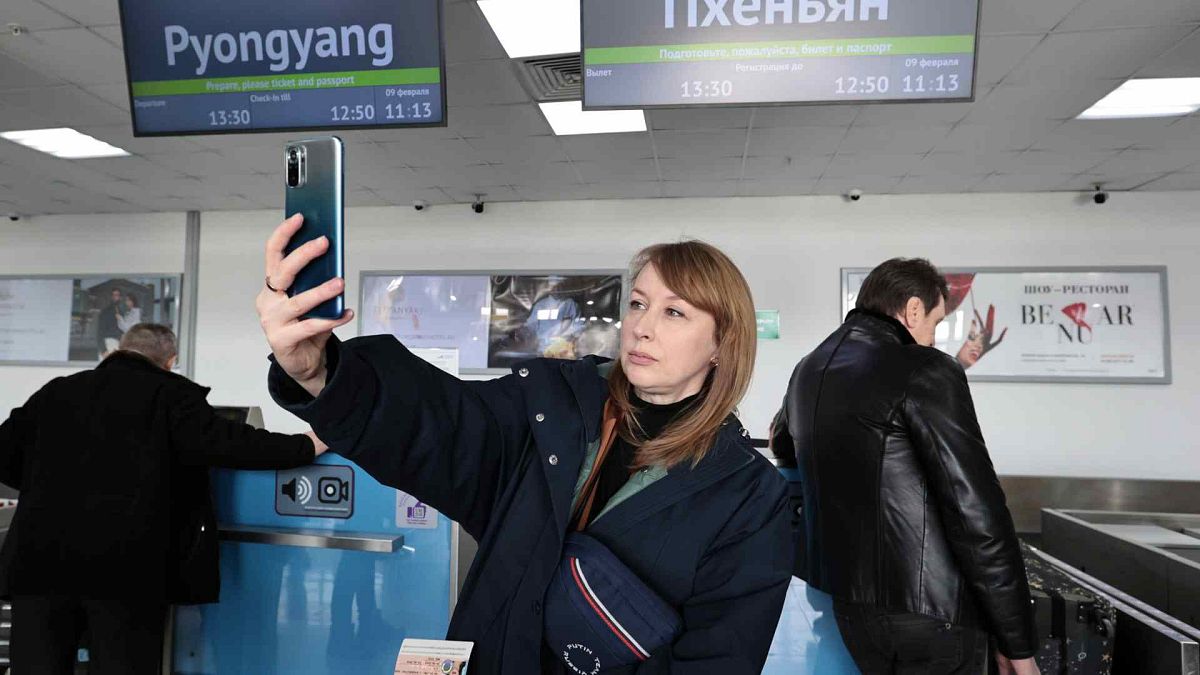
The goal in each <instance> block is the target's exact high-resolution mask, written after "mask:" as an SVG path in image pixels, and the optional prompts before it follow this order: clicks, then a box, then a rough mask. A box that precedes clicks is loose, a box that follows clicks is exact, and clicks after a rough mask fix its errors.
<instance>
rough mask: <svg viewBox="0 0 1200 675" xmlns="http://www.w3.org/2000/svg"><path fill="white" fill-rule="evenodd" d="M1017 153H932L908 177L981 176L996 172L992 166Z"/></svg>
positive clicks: (916, 165)
mask: <svg viewBox="0 0 1200 675" xmlns="http://www.w3.org/2000/svg"><path fill="white" fill-rule="evenodd" d="M1015 154H1017V153H1015V152H993V153H986V154H985V153H973V152H931V153H929V154H928V155H926V156H925V157H924V158H923V159H921V161H919V162H917V163H916V164H914V165H913V166H912V168H910V169H909V172H908V177H910V178H913V177H923V176H948V175H960V176H981V175H986V174H989V173H991V172H992V171H994V170H995V169H994V167H993V166H992V164H994V163H995V162H997V161H999V160H1000V159H1002V158H1005V157H1007V156H1009V155H1015Z"/></svg>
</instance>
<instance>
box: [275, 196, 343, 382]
mask: <svg viewBox="0 0 1200 675" xmlns="http://www.w3.org/2000/svg"><path fill="white" fill-rule="evenodd" d="M303 222H304V217H303V216H301V215H299V214H296V215H294V216H292V217H291V218H288V219H287V220H285V221H283V223H282V224H281V225H280V226H279V227H277V228H275V231H274V232H273V233H272V234H271V237H270V238H269V239H267V250H266V282H267V283H266V284H265V285H264V287H263V290H262V291H261V292H260V293H259V294H258V298H257V299H256V301H255V307H256V309H257V310H258V319H259V321H260V323H261V324H262V328H263V332H264V333H265V334H266V336H267V344H269V345H270V346H271V352H272V353H274V354H275V361H276V362H277V363H278V364H279V367H281V368H283V370H284V372H286V373H287V374H288V375H290V376H291V377H292V379H294V380H295V381H296V382H297V383H299V384H300V386H302V387H304V388H305V389H306V390H307V391H308V392H309V393H310V394H312V395H313V396H317V395H319V394H320V393H321V389H323V388H324V387H325V375H326V372H325V344H326V343H327V342H328V341H329V336H330V335H332V334H333V329H334V328H337V327H338V326H344V325H346V324H347V323H350V321H351V320H352V319H353V318H354V312H353V310H349V309H347V310H346V311H345V312H343V313H342V317H341V318H340V319H304V318H303V317H304V314H305V313H306V312H308V311H310V310H312V309H313V308H314V307H316V306H317V305H319V304H321V303H323V302H325V301H327V300H329V299H331V298H335V297H337V296H338V294H340V293H342V291H344V290H345V287H346V281H345V279H330V280H329V281H327V282H325V283H323V284H321V285H320V286H317V287H316V288H313V289H310V290H308V291H305V292H303V293H298V294H297V295H295V296H292V297H288V294H287V289H288V288H290V287H291V285H292V283H294V282H295V280H296V275H297V274H298V273H299V272H300V270H302V269H304V266H305V265H307V264H309V263H310V262H312V261H313V260H315V259H316V258H318V257H320V256H321V255H322V254H324V253H325V251H326V250H328V248H329V240H328V239H327V238H325V237H321V238H319V239H313V240H312V241H309V242H308V243H306V244H304V245H303V246H301V247H299V248H297V249H296V250H295V251H292V252H291V253H290V254H287V255H285V254H284V248H285V247H286V246H287V243H288V241H289V240H290V239H291V238H292V235H294V234H296V232H297V231H298V230H299V229H300V226H301V225H302V224H303ZM268 286H269V287H268ZM272 288H273V289H277V290H272Z"/></svg>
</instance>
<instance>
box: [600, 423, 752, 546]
mask: <svg viewBox="0 0 1200 675" xmlns="http://www.w3.org/2000/svg"><path fill="white" fill-rule="evenodd" d="M747 435H748V434H746V433H745V430H744V429H743V428H742V425H741V423H740V422H738V420H737V418H736V417H734V416H732V415H731V416H730V418H729V419H727V420H726V421H725V422H724V424H722V426H721V431H720V433H719V434H718V435H717V440H716V441H715V442H714V443H713V447H712V449H711V450H710V451H709V452H708V454H706V455H705V456H704V459H702V460H700V463H699V464H696V465H695V466H692V464H691V463H690V462H684V463H682V464H677V465H675V466H673V467H671V468H670V469H669V470H668V471H667V475H666V476H664V477H663V478H662V479H660V480H657V481H655V482H653V483H651V484H650V485H648V486H646V487H645V488H644V489H643V490H642V491H641V492H638V493H637V494H635V495H633V496H631V497H630V498H629V499H627V500H625V501H623V502H621V503H620V504H617V505H616V506H614V507H613V508H612V510H611V511H609V512H608V513H605V514H604V517H603V518H597V519H595V523H594V524H593V525H592V526H591V527H590V528H589V530H590V531H593V532H594V533H596V534H597V535H598V536H600V537H603V536H605V535H606V534H607V535H616V534H618V533H620V532H621V531H623V530H625V529H626V528H628V527H629V526H631V525H633V524H634V523H636V522H638V521H640V520H643V519H644V518H646V517H648V516H650V515H652V514H654V513H656V512H658V511H661V510H662V509H665V508H667V507H669V506H671V505H672V504H675V503H677V502H679V501H681V500H683V499H686V498H687V497H690V496H691V495H693V494H695V493H697V492H699V491H700V490H703V489H705V488H708V487H710V486H712V485H714V484H716V483H718V482H720V481H722V480H724V479H725V478H726V477H728V476H730V475H731V474H733V473H734V472H736V471H738V470H739V469H741V468H743V467H745V466H746V465H747V464H750V463H751V462H753V461H754V453H756V452H757V451H756V450H754V449H753V448H752V447H750V446H749V444H748V443H747V442H746V441H745V440H744V437H745V436H747Z"/></svg>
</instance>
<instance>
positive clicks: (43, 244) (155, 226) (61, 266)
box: [0, 213, 187, 419]
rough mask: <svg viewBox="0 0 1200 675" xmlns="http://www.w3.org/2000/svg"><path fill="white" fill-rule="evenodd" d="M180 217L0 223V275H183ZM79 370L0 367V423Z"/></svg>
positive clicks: (95, 217)
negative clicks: (47, 386) (46, 386)
mask: <svg viewBox="0 0 1200 675" xmlns="http://www.w3.org/2000/svg"><path fill="white" fill-rule="evenodd" d="M186 223H187V220H186V216H185V215H184V214H183V213H153V214H102V215H90V216H40V217H35V218H22V219H21V220H20V221H18V222H15V223H14V222H11V221H9V220H8V219H4V220H3V221H2V223H0V274H5V275H8V274H110V273H111V274H128V273H130V272H137V273H143V274H182V273H183V249H184V235H185V231H186ZM76 370H78V368H65V367H39V366H0V419H2V418H6V417H7V416H8V411H9V410H11V409H12V408H14V407H16V406H19V405H21V403H23V402H24V401H25V399H27V398H29V396H30V395H31V394H33V392H35V391H37V390H38V389H39V388H41V386H42V385H43V384H45V383H46V382H48V381H50V380H51V379H53V378H55V377H59V376H62V375H69V374H71V373H73V372H75V371H76Z"/></svg>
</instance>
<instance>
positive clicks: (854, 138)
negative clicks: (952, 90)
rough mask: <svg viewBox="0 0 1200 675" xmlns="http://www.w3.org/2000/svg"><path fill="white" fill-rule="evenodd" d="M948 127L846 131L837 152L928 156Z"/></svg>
mask: <svg viewBox="0 0 1200 675" xmlns="http://www.w3.org/2000/svg"><path fill="white" fill-rule="evenodd" d="M950 129H951V127H950V126H949V125H933V124H931V125H929V126H927V127H923V128H919V127H918V128H913V127H908V128H903V129H897V128H892V127H887V126H882V127H860V126H858V125H857V124H856V125H854V126H853V127H850V133H848V134H846V137H845V138H844V139H842V143H841V145H839V146H838V152H839V153H844V152H856V153H861V152H874V153H880V154H914V153H925V152H929V151H930V150H932V149H933V148H934V146H936V145H937V144H938V143H939V142H940V141H941V140H942V139H943V138H945V137H946V134H948V133H950Z"/></svg>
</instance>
